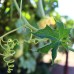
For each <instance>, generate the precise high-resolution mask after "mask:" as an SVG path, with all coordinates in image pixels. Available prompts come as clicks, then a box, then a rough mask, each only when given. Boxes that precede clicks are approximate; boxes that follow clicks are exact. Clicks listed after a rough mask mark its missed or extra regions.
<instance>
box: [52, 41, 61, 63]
mask: <svg viewBox="0 0 74 74" xmlns="http://www.w3.org/2000/svg"><path fill="white" fill-rule="evenodd" d="M59 45H60V42H59V41H57V42H55V43H54V46H53V48H52V63H54V60H55V58H56V56H57V49H58V46H59Z"/></svg>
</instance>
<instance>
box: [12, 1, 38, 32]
mask: <svg viewBox="0 0 74 74" xmlns="http://www.w3.org/2000/svg"><path fill="white" fill-rule="evenodd" d="M13 1H14V4H15V6H16V9H17V11H18V13H19V14H20V8H19V6H18V4H17V1H16V0H13ZM21 18H22V19H23V21H24V23H25V25H26V26H28V27H29V28H30V29H32V30H34V31H37V30H38V29H37V28H35V27H33V26H32V25H30V23H29V22H28V21H27V20H26V18H25V17H23V16H22V14H21Z"/></svg>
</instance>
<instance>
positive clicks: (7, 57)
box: [3, 39, 18, 73]
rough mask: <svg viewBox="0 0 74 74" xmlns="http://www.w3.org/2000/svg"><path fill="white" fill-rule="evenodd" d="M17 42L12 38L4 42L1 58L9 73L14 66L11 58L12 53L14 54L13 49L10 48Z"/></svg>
mask: <svg viewBox="0 0 74 74" xmlns="http://www.w3.org/2000/svg"><path fill="white" fill-rule="evenodd" d="M17 43H18V40H12V39H8V41H7V44H5V47H6V49H5V51H4V53H3V54H4V58H3V60H4V61H5V62H6V64H7V66H8V71H7V72H8V73H11V71H12V70H13V67H14V64H13V63H14V61H15V60H14V59H12V57H13V55H14V54H15V51H14V50H12V49H13V48H14V46H15V45H16V44H17Z"/></svg>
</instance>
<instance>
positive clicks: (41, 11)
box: [38, 0, 45, 18]
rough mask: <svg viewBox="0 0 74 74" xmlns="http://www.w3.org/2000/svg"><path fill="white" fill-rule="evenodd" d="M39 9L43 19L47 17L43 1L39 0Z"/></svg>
mask: <svg viewBox="0 0 74 74" xmlns="http://www.w3.org/2000/svg"><path fill="white" fill-rule="evenodd" d="M38 9H39V11H40V13H41V17H42V18H43V17H45V12H44V9H43V4H42V0H38Z"/></svg>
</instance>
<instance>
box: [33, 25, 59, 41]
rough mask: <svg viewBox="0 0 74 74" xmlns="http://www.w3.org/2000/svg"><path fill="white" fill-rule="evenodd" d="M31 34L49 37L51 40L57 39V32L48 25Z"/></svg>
mask: <svg viewBox="0 0 74 74" xmlns="http://www.w3.org/2000/svg"><path fill="white" fill-rule="evenodd" d="M33 34H34V35H36V36H38V37H40V38H50V39H51V40H57V39H58V33H57V32H56V30H54V29H52V28H50V27H49V26H46V28H44V29H40V30H38V31H37V32H35V33H33Z"/></svg>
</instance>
